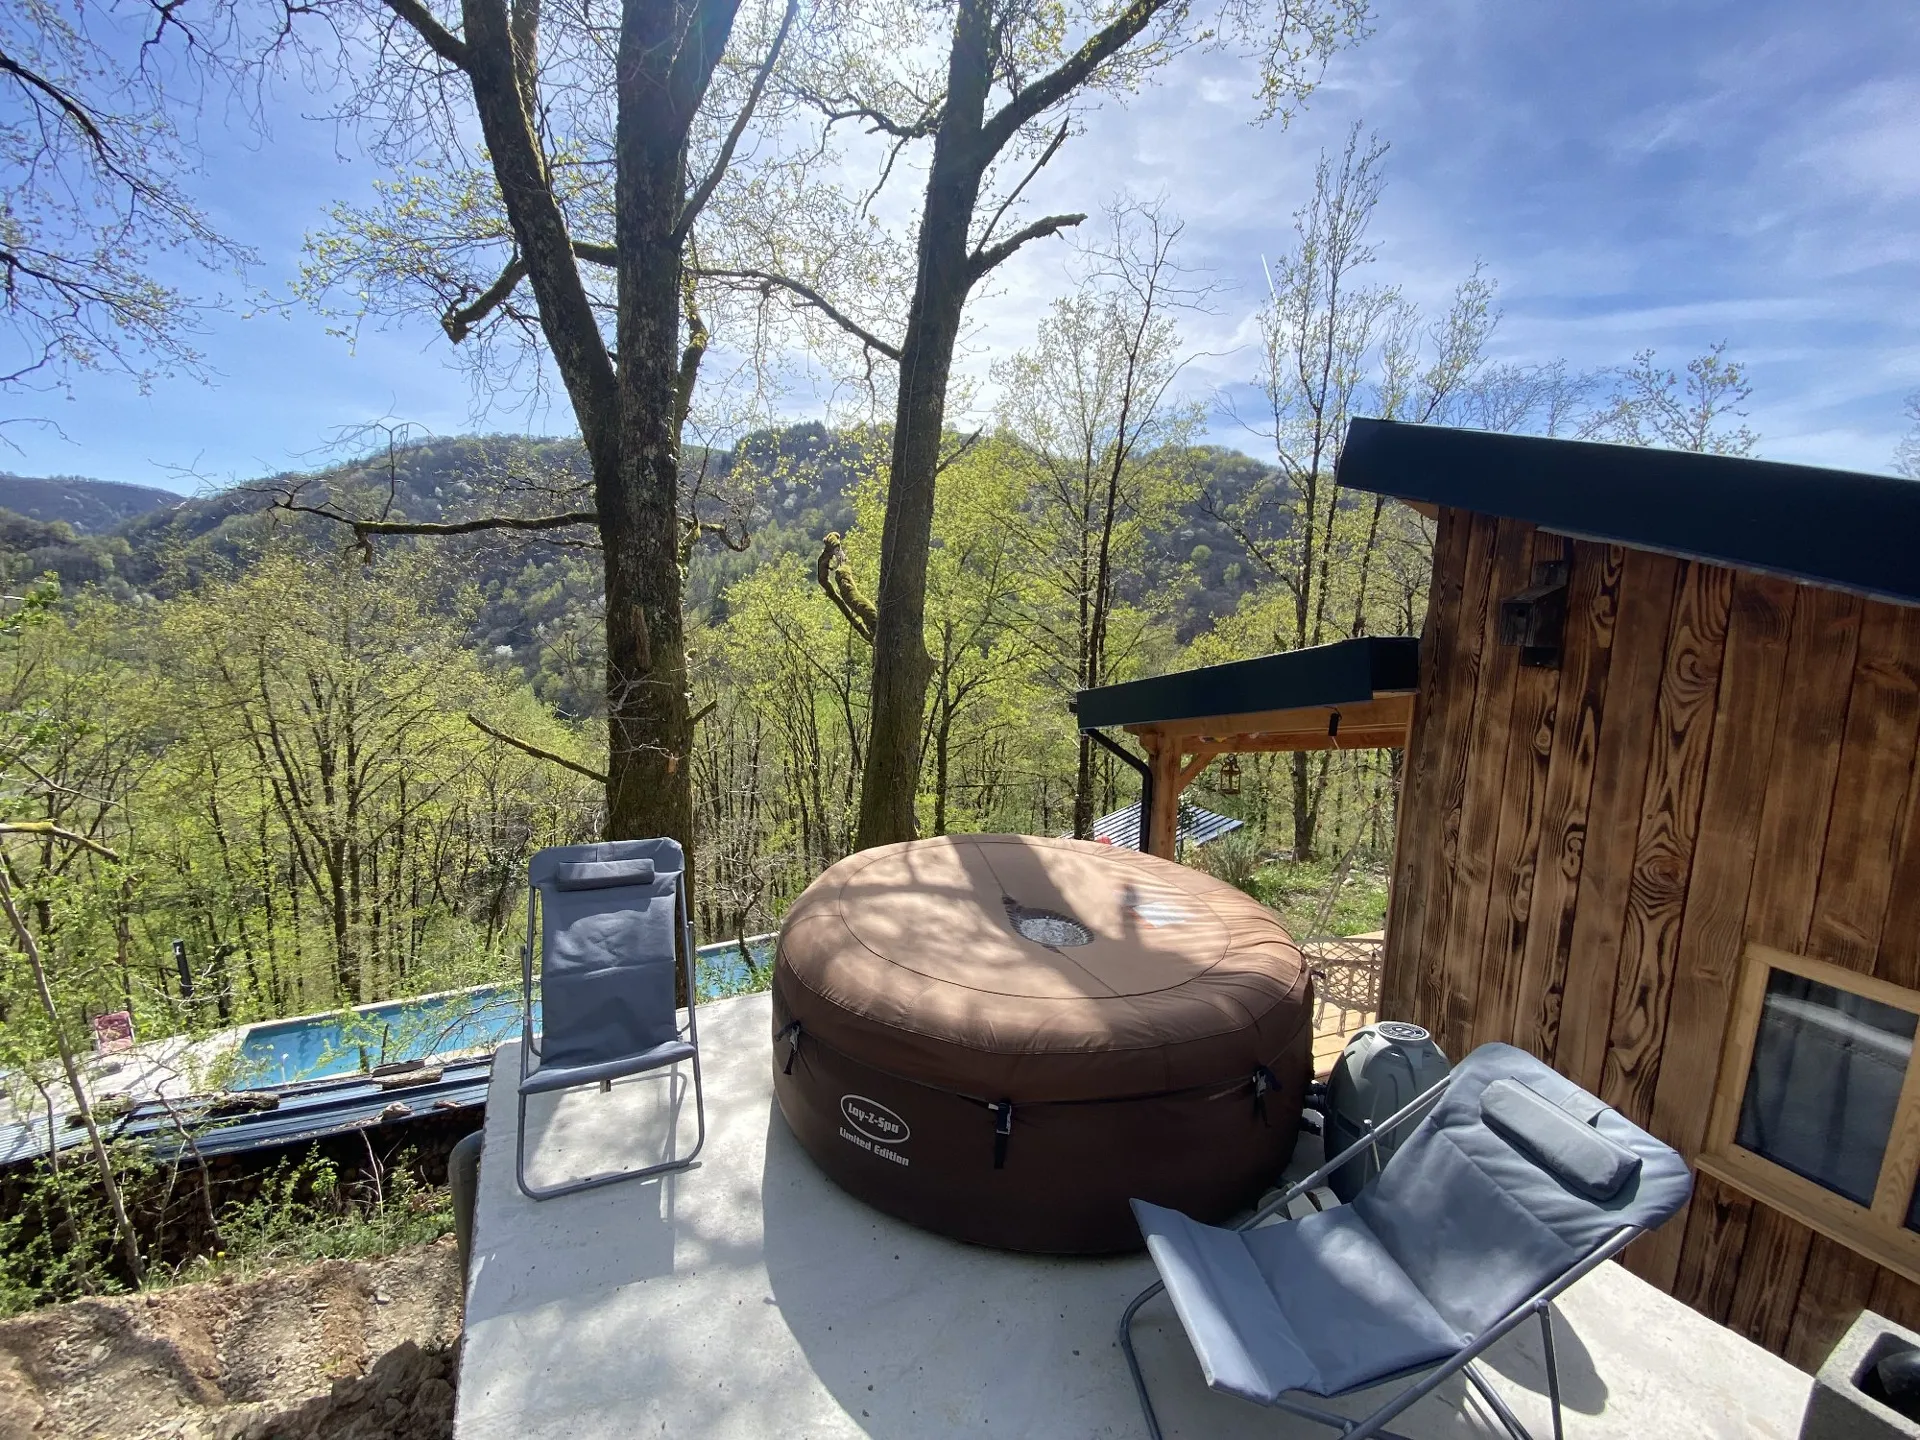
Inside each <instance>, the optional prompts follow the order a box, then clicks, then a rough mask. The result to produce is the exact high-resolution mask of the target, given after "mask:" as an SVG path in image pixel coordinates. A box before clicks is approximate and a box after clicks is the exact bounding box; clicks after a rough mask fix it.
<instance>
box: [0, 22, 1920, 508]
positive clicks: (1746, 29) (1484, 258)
mask: <svg viewBox="0 0 1920 1440" xmlns="http://www.w3.org/2000/svg"><path fill="white" fill-rule="evenodd" d="M1247 90H1248V83H1247V77H1246V75H1245V74H1244V72H1243V71H1242V69H1241V68H1240V67H1239V66H1238V65H1236V64H1235V63H1234V62H1233V61H1232V60H1231V58H1230V57H1222V56H1219V55H1192V56H1189V57H1186V58H1185V59H1183V60H1182V61H1181V62H1179V64H1178V65H1177V66H1176V67H1174V68H1173V69H1171V70H1170V71H1168V72H1166V73H1165V74H1163V76H1162V78H1161V83H1160V84H1159V85H1158V86H1157V87H1155V88H1154V89H1153V90H1151V91H1149V92H1148V93H1146V94H1145V95H1143V96H1141V97H1139V98H1137V99H1135V100H1134V101H1133V102H1132V103H1131V104H1129V105H1127V106H1125V107H1117V106H1114V107H1107V108H1105V109H1102V110H1100V111H1098V112H1096V113H1094V114H1092V115H1090V116H1089V117H1088V129H1087V133H1086V134H1084V135H1083V136H1080V137H1078V138H1077V139H1075V140H1074V141H1073V142H1071V144H1070V145H1069V147H1068V148H1067V149H1066V150H1065V151H1063V152H1062V154H1061V156H1060V157H1059V159H1057V160H1056V161H1055V163H1054V166H1053V167H1051V169H1050V171H1049V173H1048V175H1047V176H1046V177H1045V181H1044V185H1043V187H1042V190H1041V193H1039V194H1037V195H1036V197H1035V199H1036V204H1037V205H1040V206H1044V207H1045V208H1046V209H1049V210H1054V209H1061V208H1074V209H1089V210H1096V209H1097V208H1098V207H1099V205H1100V204H1101V203H1103V202H1104V201H1106V200H1108V199H1110V198H1112V196H1113V194H1114V191H1115V188H1116V186H1122V187H1125V188H1126V189H1129V190H1131V191H1133V192H1134V193H1136V194H1139V195H1143V196H1144V195H1154V194H1164V195H1165V197H1166V199H1167V202H1168V204H1169V206H1170V207H1171V208H1172V209H1173V210H1174V211H1175V212H1176V213H1178V214H1179V215H1180V216H1181V217H1182V218H1184V219H1185V220H1186V222H1187V225H1188V229H1187V233H1186V237H1185V243H1186V245H1187V250H1186V255H1185V259H1186V261H1187V263H1189V264H1194V265H1199V266H1204V267H1205V268H1207V269H1208V270H1210V271H1211V272H1212V274H1213V277H1214V279H1215V281H1216V283H1217V284H1218V285H1219V286H1220V287H1221V290H1220V293H1219V295H1218V297H1217V300H1216V312H1217V313H1216V314H1214V315H1213V316H1212V317H1210V318H1208V319H1206V320H1205V321H1204V322H1202V323H1198V324H1196V325H1195V326H1194V327H1193V329H1192V334H1191V339H1192V342H1193V343H1194V344H1195V345H1196V346H1198V347H1200V348H1203V349H1205V350H1206V351H1208V352H1209V353H1210V358H1209V359H1208V360H1207V361H1206V362H1205V363H1204V364H1201V365H1199V366H1196V367H1195V368H1194V370H1193V371H1192V372H1190V373H1191V374H1192V377H1193V381H1194V384H1195V386H1196V387H1197V389H1196V393H1197V394H1200V395H1202V396H1203V397H1204V396H1206V395H1210V394H1212V393H1215V392H1216V391H1219V390H1222V389H1225V388H1227V387H1231V386H1232V385H1234V384H1236V383H1242V382H1244V381H1245V380H1247V379H1248V378H1249V377H1250V376H1251V374H1252V371H1253V366H1254V360H1253V356H1252V354H1251V352H1250V351H1249V350H1247V349H1246V348H1245V346H1246V342H1247V340H1248V338H1249V337H1250V334H1251V327H1250V324H1249V319H1250V316H1251V313H1252V310H1253V308H1254V306H1255V304H1256V303H1257V297H1258V294H1259V292H1260V286H1261V282H1260V257H1261V256H1262V254H1273V253H1275V252H1276V251H1278V250H1280V249H1282V248H1284V246H1285V245H1286V243H1287V238H1288V234H1289V226H1290V222H1291V215H1292V212H1293V210H1294V209H1295V208H1296V207H1297V206H1298V205H1299V204H1300V203H1301V202H1302V201H1303V200H1304V199H1305V198H1306V195H1307V192H1308V189H1309V187H1310V182H1311V175H1312V166H1313V162H1314V158H1315V156H1316V154H1317V153H1318V151H1319V150H1320V149H1321V148H1322V147H1323V146H1333V145H1337V144H1339V143H1340V141H1341V140H1342V138H1343V137H1344V134H1345V131H1346V129H1347V127H1348V126H1349V125H1350V124H1351V123H1352V122H1354V121H1355V120H1360V121H1362V122H1364V123H1365V124H1366V125H1367V126H1368V127H1370V128H1372V129H1374V130H1377V131H1378V132H1379V133H1380V134H1381V136H1382V137H1383V138H1385V139H1386V140H1388V141H1389V142H1390V143H1391V145H1392V150H1391V152H1390V156H1389V160H1388V175H1389V185H1388V190H1387V193H1386V197H1385V199H1384V201H1383V202H1382V204H1381V208H1380V210H1379V212H1378V213H1377V215H1376V218H1375V225H1374V239H1375V240H1376V241H1377V242H1378V243H1379V246H1380V262H1379V264H1378V266H1377V275H1376V278H1377V279H1379V280H1382V281H1391V282H1395V283H1398V284H1400V285H1402V286H1403V287H1404V288H1405V289H1406V290H1407V292H1408V293H1409V294H1411V295H1413V296H1414V297H1416V298H1418V299H1422V300H1425V301H1429V302H1438V301H1440V300H1442V299H1444V297H1445V296H1446V294H1447V293H1448V292H1449V291H1450V290H1451V288H1452V286H1453V285H1454V284H1455V283H1456V282H1457V281H1458V279H1459V278H1460V277H1461V276H1462V275H1463V274H1465V273H1466V272H1467V271H1468V270H1469V269H1470V268H1471V267H1472V266H1473V264H1474V263H1475V262H1476V261H1479V262H1482V263H1484V264H1485V266H1486V270H1487V273H1488V274H1489V275H1490V276H1491V277H1492V278H1494V279H1495V280H1496V281H1497V282H1498V283H1499V287H1500V290H1499V294H1500V303H1501V306H1502V309H1503V319H1502V322H1501V325H1500V328H1499V330H1498V332H1497V333H1496V336H1495V341H1494V351H1495V354H1496V355H1497V357H1498V358H1502V359H1514V360H1531V361H1544V360H1548V359H1553V358H1557V357H1558V358H1565V359H1566V360H1567V361H1568V362H1569V363H1570V364H1571V365H1572V366H1574V367H1576V368H1588V367H1594V366H1601V365H1611V364H1620V363H1623V362H1625V361H1627V360H1628V359H1629V358H1630V357H1631V356H1632V355H1633V353H1634V352H1635V351H1636V350H1639V349H1642V348H1646V347H1653V348H1655V349H1656V350H1658V352H1659V353H1660V357H1661V359H1662V360H1663V361H1665V362H1668V363H1671V364H1674V365H1676V366H1677V365H1679V364H1681V363H1683V362H1684V361H1685V359H1686V358H1687V357H1688V356H1690V355H1693V354H1695V353H1697V352H1699V351H1700V350H1702V349H1704V348H1705V347H1706V346H1708V345H1709V344H1711V343H1713V342H1715V341H1718V340H1725V341H1727V342H1728V344H1729V353H1730V354H1732V355H1734V356H1735V357H1737V358H1738V359H1740V360H1742V361H1743V362H1745V363H1746V365H1747V366H1748V369H1749V374H1750V378H1751V380H1752V382H1753V385H1754V396H1753V399H1752V401H1751V403H1750V410H1751V414H1750V418H1749V422H1748V423H1749V424H1751V425H1752V426H1753V427H1754V428H1755V429H1756V430H1758V431H1759V433H1760V436H1761V447H1760V448H1761V453H1762V454H1764V455H1767V456H1769V457H1771V458H1776V459H1783V460H1798V461H1806V462H1810V463H1817V464H1829V465H1841V466H1849V467H1856V468H1860V469H1871V470H1884V469H1887V468H1889V466H1890V462H1891V456H1892V453H1893V449H1894V446H1895V444H1896V443H1897V441H1898V439H1899V436H1900V434H1901V431H1902V429H1903V428H1904V427H1903V419H1902V400H1903V397H1904V396H1905V395H1906V394H1907V393H1909V392H1910V391H1913V390H1914V389H1916V388H1920V303H1917V301H1920V6H1916V5H1915V4H1913V3H1912V0H1853V3H1850V4H1847V5H1816V4H1812V3H1806V0H1801V3H1788V0H1743V3H1728V0H1668V3H1660V0H1621V3H1608V4H1600V3H1594V0H1589V3H1585V4H1568V3H1560V4H1554V3H1547V0H1419V3H1409V0H1400V3H1398V4H1389V5H1388V6H1386V7H1383V9H1382V13H1381V16H1380V23H1379V25H1378V28H1377V30H1376V32H1375V34H1374V36H1373V38H1372V39H1370V40H1369V41H1367V42H1366V43H1365V44H1364V45H1362V46H1361V47H1359V48H1357V49H1355V50H1353V51H1350V52H1347V53H1345V54H1343V55H1342V56H1340V57H1339V58H1338V59H1337V60H1336V61H1335V63H1334V65H1333V67H1332V68H1331V70H1330V72H1329V74H1328V77H1327V82H1326V84H1325V85H1324V86H1323V87H1322V89H1321V90H1320V91H1319V92H1318V93H1317V94H1316V95H1315V97H1314V99H1313V101H1312V102H1311V104H1310V106H1309V108H1308V110H1307V112H1306V113H1305V114H1303V115H1302V116H1301V117H1299V118H1298V119H1297V120H1296V121H1295V122H1294V124H1293V125H1292V126H1291V127H1290V128H1288V129H1285V130H1281V129H1279V128H1277V127H1274V126H1267V127H1254V126H1251V125H1249V124H1248V123H1247V119H1248V116H1249V115H1250V113H1251V105H1250V102H1249V100H1248V98H1247ZM318 108H320V102H319V101H318V100H316V99H314V98H313V97H308V96H303V95H300V94H298V93H296V92H294V91H292V90H291V89H289V90H287V91H286V92H285V93H283V94H282V96H281V97H280V101H279V104H278V106H277V112H278V113H277V114H276V116H275V118H274V121H273V125H272V131H271V135H270V137H268V138H267V139H265V140H260V139H258V138H255V137H252V136H250V135H247V134H245V133H243V132H238V131H236V132H235V133H234V134H232V135H227V134H223V133H220V132H219V131H218V130H217V129H216V128H215V127H213V126H212V125H209V126H208V128H207V130H206V132H205V134H204V138H205V142H206V146H207V149H208V157H207V159H208V163H207V165H206V167H205V178H204V179H203V180H202V181H200V182H199V184H198V193H199V195H200V198H201V199H202V201H203V203H205V204H206V206H207V207H208V208H209V210H210V211H211V212H212V214H213V216H214V218H215V220H216V221H217V223H219V224H221V225H222V226H224V227H225V228H226V229H227V230H228V232H229V233H231V234H233V235H234V236H235V237H237V238H239V239H241V240H243V241H245V242H248V243H250V244H252V245H253V246H255V247H256V248H257V250H258V252H259V254H260V261H261V263H260V266H259V269H258V271H257V272H256V273H255V275H254V276H253V277H252V279H253V281H254V282H255V284H256V285H258V286H261V287H266V288H270V289H278V290H284V288H285V287H286V285H287V282H288V281H289V280H290V278H291V277H292V275H293V274H294V272H295V270H296V268H297V266H298V263H299V257H300V246H301V239H302V236H303V235H304V234H305V233H306V232H307V231H308V230H309V229H312V228H314V227H315V226H317V225H318V224H319V223H320V222H321V220H322V218H323V216H324V211H325V209H326V207H327V205H328V204H330V203H331V202H333V201H335V200H339V199H355V198H359V197H361V196H363V195H364V194H365V193H366V190H367V187H368V186H369V185H370V184H371V182H372V180H373V179H374V178H375V175H376V173H377V171H376V169H375V167H374V166H372V165H371V164H369V163H368V162H366V161H365V160H364V159H358V158H355V157H354V156H353V155H352V146H351V142H350V140H343V139H342V138H341V137H339V136H337V135H336V134H335V132H334V130H333V129H332V127H331V126H330V125H328V124H325V123H323V122H319V121H313V120H308V119H304V118H303V117H302V112H303V111H309V112H310V111H313V110H316V109H318ZM1030 252H1031V253H1028V254H1024V255H1023V256H1022V257H1021V258H1020V260H1018V261H1017V262H1015V264H1014V265H1012V266H1010V267H1009V268H1008V269H1007V271H1005V272H1003V274H1002V275H1001V276H1000V277H999V281H998V285H997V289H996V292H995V293H994V294H992V295H989V296H987V297H985V298H983V299H982V300H981V301H980V302H979V303H978V304H977V305H976V306H975V309H974V311H973V319H974V323H975V329H974V333H973V337H972V341H971V344H970V347H969V353H968V356H967V358H966V360H965V362H964V363H965V365H966V366H969V367H972V368H973V369H975V370H976V371H978V372H979V373H981V374H984V372H985V367H986V363H987V360H988V358H989V357H990V355H991V353H993V352H994V351H996V350H998V349H1000V348H1003V347H1011V346H1018V345H1022V344H1025V343H1028V342H1029V341H1030V340H1031V338H1032V333H1033V323H1034V320H1035V317H1036V315H1037V314H1038V312H1039V310H1040V309H1041V307H1042V306H1043V304H1044V302H1045V300H1046V299H1047V298H1048V297H1050V296H1051V295H1053V294H1057V293H1059V292H1060V290H1061V289H1063V288H1064V286H1065V284H1066V264H1065V261H1066V258H1067V252H1066V247H1065V246H1064V245H1054V246H1051V247H1030ZM196 280H197V283H200V284H202V285H203V286H204V284H205V282H204V280H198V279H197V277H196ZM227 288H228V289H229V290H236V289H237V287H234V286H231V285H229V286H228V287H227ZM327 329H328V322H327V321H325V320H323V319H322V318H321V317H319V316H318V315H315V314H313V313H311V312H309V311H304V310H298V309H296V310H290V311H284V312H280V313H261V314H256V315H254V316H253V317H252V318H242V316H241V315H239V314H238V313H236V314H232V315H226V316H217V317H215V318H214V319H213V321H212V322H211V326H210V329H209V332H208V334H207V335H206V336H205V337H204V338H203V340H202V345H201V348H202V349H203V350H204V351H205V352H206V354H207V356H208V358H209V362H210V370H211V373H210V374H209V376H208V377H207V378H206V379H205V380H204V381H201V380H194V379H173V380H161V381H160V382H158V383H157V384H156V385H155V387H154V388H153V391H152V393H151V394H149V395H146V396H141V395H139V394H137V393H135V392H134V390H133V388H132V387H131V386H130V385H128V384H127V383H126V382H125V381H124V380H121V379H118V378H114V377H108V376H101V377H87V378H83V379H82V381H81V383H80V384H79V386H78V387H77V391H76V395H75V398H74V399H73V400H72V401H71V402H69V401H65V400H61V399H49V400H44V401H43V402H41V404H40V406H39V408H40V410H41V411H42V412H43V413H46V414H48V415H50V416H51V417H52V418H53V420H54V421H56V422H57V424H58V426H59V431H60V433H58V434H56V433H54V432H53V431H52V430H51V429H40V430H33V429H29V428H26V427H12V428H10V430H9V432H8V433H9V436H10V438H11V439H12V440H13V441H14V443H16V444H17V445H18V446H19V447H20V452H19V453H0V469H10V470H15V471H19V472H21V473H26V474H50V473H69V474H84V475H91V476H96V477H99V478H102V479H113V480H125V481H133V482H137V483H144V484H160V485H167V486H170V487H171V488H175V489H183V490H190V489H193V488H195V485H196V480H195V478H194V477H196V476H197V477H201V478H203V479H204V480H207V481H212V482H222V481H227V480H233V479H242V478H246V477H249V476H253V475H257V474H260V473H262V472H263V471H270V470H277V469H283V468H288V467H298V466H303V465H305V464H308V463H317V461H318V460H319V459H320V458H322V456H323V452H324V450H325V447H326V446H327V444H328V442H329V440H330V439H331V438H332V437H333V436H334V435H335V434H336V433H337V432H338V431H340V430H341V429H343V428H346V427H351V426H354V425H357V424H359V423H362V422H365V421H368V420H372V419H376V418H380V417H383V416H392V417H396V418H400V419H404V420H407V421H411V422H414V423H415V424H417V425H419V426H422V427H424V428H425V429H427V430H431V431H434V432H436V433H443V434H449V433H459V432H462V431H468V430H473V429H518V428H525V427H526V426H527V424H528V420H527V417H526V415H525V413H524V412H515V411H512V410H507V409H501V410H496V411H494V412H491V413H487V412H483V411H480V410H477V409H476V406H475V400H474V396H473V394H472V392H471V390H470V388H469V385H468V382H467V380H466V379H465V378H464V376H463V375H462V374H461V373H460V372H459V371H458V370H456V369H455V368H454V367H453V366H452V365H451V364H450V362H449V358H448V348H449V347H448V346H447V343H446V341H445V339H444V337H442V336H441V335H440V334H439V333H438V331H437V329H435V328H433V327H430V326H426V325H420V326H414V327H408V328H400V329H394V330H390V331H386V332H366V333H363V334H362V335H361V336H360V337H359V340H358V343H357V344H356V345H355V346H353V347H351V348H349V346H348V345H347V344H346V343H345V342H344V341H343V340H341V339H340V338H338V337H336V336H334V335H330V334H328V333H327ZM810 408H811V407H810V406H809V405H807V404H806V402H805V401H804V399H803V398H801V397H796V400H795V403H794V406H793V409H794V412H795V413H796V414H798V413H802V412H804V411H806V410H808V409H810ZM14 409H15V411H16V413H17V410H18V406H17V404H16V405H15V406H14ZM533 424H534V426H535V428H539V429H542V430H548V431H557V430H564V429H566V428H568V424H567V419H566V416H565V415H564V412H553V411H549V412H547V413H546V414H545V415H544V416H536V417H534V420H533ZM1214 438H1215V439H1216V440H1218V441H1220V442H1221V443H1227V444H1238V445H1240V446H1241V447H1242V448H1246V449H1249V450H1251V451H1253V452H1254V453H1258V452H1259V441H1258V440H1257V439H1256V438H1255V437H1253V436H1251V435H1248V434H1246V433H1244V432H1240V433H1237V434H1236V433H1235V432H1234V431H1233V429H1232V427H1231V425H1230V424H1229V423H1228V422H1227V421H1226V420H1225V419H1224V418H1221V419H1219V420H1217V421H1216V424H1215V427H1214Z"/></svg>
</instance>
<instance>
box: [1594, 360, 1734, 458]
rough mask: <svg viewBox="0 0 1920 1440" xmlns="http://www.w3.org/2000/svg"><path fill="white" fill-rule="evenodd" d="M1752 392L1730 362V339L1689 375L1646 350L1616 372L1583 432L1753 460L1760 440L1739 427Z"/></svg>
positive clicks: (1625, 441) (1692, 365)
mask: <svg viewBox="0 0 1920 1440" xmlns="http://www.w3.org/2000/svg"><path fill="white" fill-rule="evenodd" d="M1752 393H1753V386H1751V385H1750V384H1748V383H1747V372H1746V368H1745V367H1744V366H1743V365H1741V364H1740V363H1739V362H1738V361H1737V360H1729V359H1728V358H1727V342H1726V341H1724V340H1722V341H1720V342H1718V343H1717V344H1715V345H1713V346H1711V347H1710V348H1709V349H1707V350H1706V351H1704V352H1703V353H1701V354H1699V355H1696V356H1694V357H1693V359H1691V360H1689V361H1688V362H1687V368H1686V373H1685V374H1684V375H1681V374H1679V373H1676V372H1675V371H1673V370H1671V369H1668V368H1666V367H1664V366H1662V365H1660V364H1658V363H1657V362H1656V361H1655V359H1654V352H1653V351H1652V350H1642V351H1641V352H1640V353H1639V354H1637V355H1635V356H1634V357H1633V363H1632V364H1631V365H1627V366H1625V367H1623V368H1622V369H1620V370H1619V371H1618V372H1616V373H1615V375H1614V381H1613V387H1612V390H1611V393H1610V394H1609V395H1608V396H1607V399H1606V402H1605V403H1604V404H1603V405H1601V406H1600V408H1599V409H1597V410H1595V411H1594V412H1593V413H1592V414H1591V415H1590V416H1588V417H1587V419H1586V421H1585V423H1584V424H1583V425H1582V426H1581V433H1582V435H1584V436H1586V437H1588V438H1591V439H1595V440H1612V441H1616V442H1618V443H1619V444H1622V445H1659V446H1663V447H1665V448H1666V449H1669V450H1697V451H1703V452H1705V453H1706V454H1709V455H1751V454H1753V452H1754V450H1755V448H1756V447H1757V446H1758V445H1759V443H1760V437H1759V436H1758V435H1756V434H1755V433H1754V432H1753V431H1752V430H1751V429H1750V428H1749V427H1747V426H1746V425H1743V424H1739V423H1737V422H1739V421H1740V420H1742V419H1744V418H1745V416H1746V413H1747V412H1746V411H1745V410H1744V409H1742V408H1741V407H1742V406H1743V405H1744V404H1745V403H1746V400H1747V397H1748V396H1749V395H1751V394H1752Z"/></svg>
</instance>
